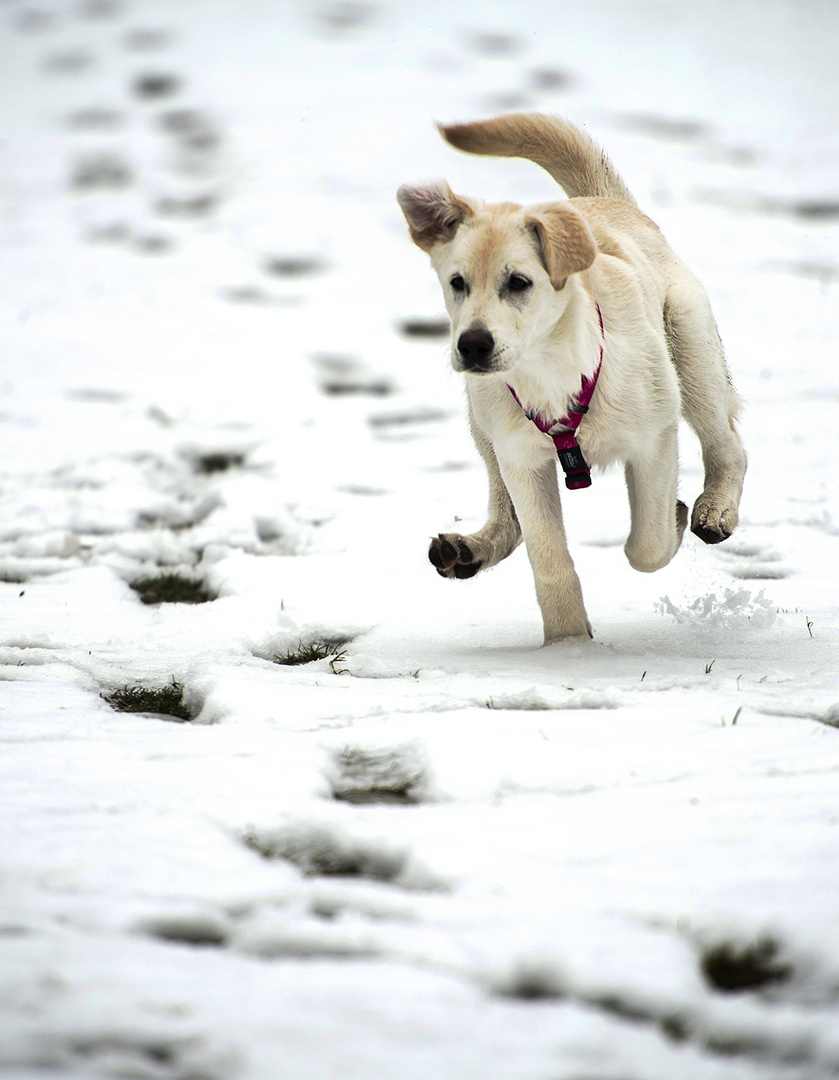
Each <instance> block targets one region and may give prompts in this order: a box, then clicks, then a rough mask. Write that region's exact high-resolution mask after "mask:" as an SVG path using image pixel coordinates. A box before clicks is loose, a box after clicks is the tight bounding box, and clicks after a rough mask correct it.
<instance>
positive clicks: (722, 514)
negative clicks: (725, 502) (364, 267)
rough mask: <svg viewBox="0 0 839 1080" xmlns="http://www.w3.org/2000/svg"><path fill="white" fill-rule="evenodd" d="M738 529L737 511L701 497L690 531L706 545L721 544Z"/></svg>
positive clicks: (693, 515)
mask: <svg viewBox="0 0 839 1080" xmlns="http://www.w3.org/2000/svg"><path fill="white" fill-rule="evenodd" d="M736 528H737V510H736V509H734V508H733V507H731V508H727V509H726V508H722V509H721V508H720V506H719V505H718V504H717V503H716V502H713V501H711V500H709V499H707V498H706V497H705V496H704V495H700V496H699V498H698V499H697V500H696V502H695V504H694V507H693V514H692V515H691V521H690V531H691V532H692V533H695V534H696V536H698V537H699V539H700V540H702V541H703V542H704V543H706V544H721V543H722V541H723V540H727V539H728V538H729V536H731V534H732V533H733V532H734V530H735V529H736Z"/></svg>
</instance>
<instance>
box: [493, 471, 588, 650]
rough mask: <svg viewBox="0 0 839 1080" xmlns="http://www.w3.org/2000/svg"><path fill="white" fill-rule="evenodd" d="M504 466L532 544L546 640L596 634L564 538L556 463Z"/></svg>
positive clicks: (530, 549) (529, 547)
mask: <svg viewBox="0 0 839 1080" xmlns="http://www.w3.org/2000/svg"><path fill="white" fill-rule="evenodd" d="M500 466H501V474H502V476H503V477H504V482H505V484H506V485H507V490H508V491H509V492H510V495H511V497H512V499H513V505H514V506H515V508H516V514H517V515H518V519H519V521H520V522H521V530H522V533H523V534H524V542H525V544H526V545H527V554H528V557H529V559H530V565H531V567H532V569H533V577H534V580H535V583H536V598H537V599H538V601H539V607H540V609H541V611H542V623H543V625H544V629H545V642H546V643H547V642H550V641H558V640H560V639H561V638H567V637H591V636H592V633H591V625H590V624H589V621H588V617H587V616H586V609H585V606H584V605H583V593H582V589H581V588H580V579H579V578H578V577H577V572H576V571H575V569H574V563H573V562H572V560H571V556H570V554H569V552H568V545H567V544H566V542H565V529H564V527H563V524H562V506H561V504H560V501H559V490H558V488H557V482H556V462H555V461H553V460H547V461H545V462H544V463H543V464H541V465H537V466H523V465H521V464H518V463H505V462H504V461H503V459H502V460H501V461H500Z"/></svg>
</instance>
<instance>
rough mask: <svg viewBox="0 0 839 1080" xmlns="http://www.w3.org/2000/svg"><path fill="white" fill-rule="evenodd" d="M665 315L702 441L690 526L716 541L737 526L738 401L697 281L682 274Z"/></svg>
mask: <svg viewBox="0 0 839 1080" xmlns="http://www.w3.org/2000/svg"><path fill="white" fill-rule="evenodd" d="M664 320H665V329H666V332H667V338H668V343H669V346H670V355H671V356H672V358H673V362H674V364H675V365H676V370H677V372H678V375H679V383H680V384H681V390H682V411H683V413H684V416H685V419H686V420H687V422H688V423H689V424H690V426H691V427H692V428H693V430H694V431H695V432H696V435H697V438H698V439H699V442H700V444H701V446H702V461H703V463H704V465H705V489H704V491H703V492H702V494H701V495H700V496H699V498H698V499H697V500H696V503H695V504H694V507H693V514H692V516H691V526H690V527H691V530H692V531H693V532H695V533H696V535H697V536H698V537H699V538H700V539H701V540H704V541H705V543H706V544H718V543H719V542H720V541H721V540H726V539H727V538H728V537H729V536H730V535H731V534H732V532H734V529H735V528H736V526H737V521H738V508H739V505H740V496H741V494H742V491H743V477H744V475H745V472H746V452H745V450H744V449H743V444H742V443H741V442H740V437H739V436H738V434H737V431H736V429H735V427H734V421H735V419H736V417H737V413H738V411H739V404H740V403H739V399H738V397H737V394H736V393H735V392H734V388H733V387H732V385H731V380H730V378H729V375H728V368H727V366H726V362H725V356H724V354H723V348H722V342H721V341H720V337H719V333H718V331H717V326H716V323H715V322H714V317H713V315H712V313H711V307H710V304H709V303H708V299H707V297H706V296H705V292H704V290H703V289H702V286H701V285H699V283H698V282H696V281H695V280H692V279H689V278H686V279H685V280H684V281H682V282H680V283H677V284H675V285H673V286H671V288H670V289H669V291H668V293H667V300H666V303H665V307H664Z"/></svg>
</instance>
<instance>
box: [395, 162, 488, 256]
mask: <svg viewBox="0 0 839 1080" xmlns="http://www.w3.org/2000/svg"><path fill="white" fill-rule="evenodd" d="M396 198H397V199H398V200H399V205H400V206H401V207H402V213H403V214H404V215H405V217H406V218H407V219H408V225H409V227H410V230H411V239H412V240H413V241H414V243H415V244H416V245H417V247H421V248H422V250H423V251H432V250H433V249H434V248H435V247H437V245H438V244H447V243H448V242H449V240H451V239H452V238H453V237H454V234H455V233H456V232H457V230H458V229H459V228H460V226H461V225H462V224H463V222H464V221H467V220H468V219H469V218H470V217H472V216H473V215H474V213H475V210H474V207H473V206H472V205H471V204H470V203H469V202H468V200H466V199H462V198H461V197H460V196H459V195H455V194H454V192H453V191H452V190H451V188H450V187H449V185H448V184H446V183H445V182H444V181H442V180H440V181H438V182H437V183H435V184H428V185H426V186H425V187H408V185H406V184H403V186H402V187H401V188H400V189H399V191H398V192H397V193H396Z"/></svg>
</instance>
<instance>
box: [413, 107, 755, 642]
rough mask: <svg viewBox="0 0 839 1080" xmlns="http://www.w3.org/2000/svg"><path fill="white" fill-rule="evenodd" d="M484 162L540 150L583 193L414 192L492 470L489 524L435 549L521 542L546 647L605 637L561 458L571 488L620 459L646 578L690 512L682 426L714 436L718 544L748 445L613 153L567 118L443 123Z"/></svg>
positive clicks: (708, 528)
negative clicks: (576, 556) (586, 583)
mask: <svg viewBox="0 0 839 1080" xmlns="http://www.w3.org/2000/svg"><path fill="white" fill-rule="evenodd" d="M440 131H441V133H442V135H443V137H444V138H445V139H446V140H447V141H448V142H449V143H450V144H451V145H452V146H454V147H456V148H458V149H460V150H465V151H467V152H469V153H472V154H487V155H493V156H496V157H518V158H526V159H528V160H530V161H533V162H535V163H536V164H538V165H541V166H542V168H543V169H545V170H546V171H547V172H548V173H549V174H550V175H551V176H552V177H553V178H554V180H556V181H557V183H558V184H559V185H560V186H561V187H562V188H563V189H564V191H565V192H566V194H567V195H568V196H569V198H568V199H567V200H563V201H561V202H548V203H540V204H538V205H533V206H518V205H515V204H513V203H499V204H487V203H483V202H480V201H478V200H475V199H471V198H464V197H462V196H460V195H455V194H454V193H453V192H452V191H451V189H450V188H449V187H448V185H447V184H445V183H443V182H439V183H433V184H428V185H424V186H403V187H401V188H400V189H399V192H398V199H399V204H400V206H401V207H402V211H403V213H404V214H405V217H406V218H407V221H408V225H409V228H410V233H411V237H412V239H413V241H414V243H416V244H417V246H418V247H420V248H421V249H422V250H423V251H425V252H428V253H429V254H430V256H431V263H432V266H433V267H434V269H435V270H436V272H437V274H438V276H439V278H440V283H441V285H442V287H443V292H444V294H445V301H446V307H447V309H448V312H449V315H450V317H451V322H452V365H453V367H454V369H455V370H456V371H459V372H463V373H464V375H465V380H466V389H467V397H468V402H469V418H470V423H471V427H472V433H473V436H474V439H475V443H476V445H477V448H478V451H479V452H480V454H481V457H482V458H483V460H484V463H485V465H486V469H487V473H488V475H489V513H488V520H487V523H486V525H484V527H483V528H482V529H480V530H479V531H478V532H476V533H474V534H472V535H471V536H460V535H459V534H457V533H441V534H440V535H439V536H437V537H436V538H435V539H433V540H432V542H431V547H430V550H429V553H428V554H429V559H430V560H431V562H432V564H433V565H434V566H435V567H436V569H437V572H438V573H439V574H441V575H442V576H443V577H447V578H469V577H472V576H473V575H475V574H476V573H477V572H478V571H479V570H485V569H487V568H488V567H490V566H495V564H496V563H499V562H500V561H501V560H502V559H506V557H507V556H508V555H509V554H510V553H511V552H512V551H514V550H515V548H516V547H518V545H519V544H520V543H521V541H522V539H523V540H524V542H525V545H526V547H527V553H528V556H529V558H530V563H531V566H532V569H533V576H534V579H535V583H536V595H537V598H538V601H539V607H540V609H541V612H542V620H543V623H544V630H545V641H546V642H550V641H556V640H559V639H561V638H566V637H575V636H585V635H589V636H590V635H591V626H590V624H589V620H588V617H587V615H586V610H585V606H584V604H583V596H582V590H581V588H580V582H579V578H578V577H577V573H576V571H575V569H574V564H573V562H572V560H571V556H570V554H569V552H568V546H567V543H566V539H565V531H564V529H563V523H562V508H561V505H560V498H559V490H558V486H557V478H556V463H557V458H559V461H560V464H561V465H562V467H563V469H564V471H565V474H566V476H565V482H566V485H567V486H568V487H569V488H570V489H572V490H573V489H575V488H582V487H586V486H588V484H589V483H590V468H591V467H592V466H596V467H598V468H603V467H605V466H607V465H610V464H612V463H614V462H622V463H623V466H624V470H625V476H626V486H627V490H628V493H629V505H630V513H631V527H630V532H629V537H628V539H627V541H626V544H625V547H624V550H625V552H626V557H627V559H628V560H629V563H630V565H631V566H633V567H634V568H635V569H636V570H641V571H644V572H647V573H649V572H652V571H654V570H658V569H660V568H661V567H663V566H666V565H667V563H669V562H670V560H671V559H672V558H673V556H674V555H675V554H676V552H677V550H678V548H679V545H680V544H681V541H682V535H683V533H684V531H685V528H686V526H687V520H688V514H687V507H686V506H685V504H684V503H682V502H679V501H678V500H677V493H676V486H677V480H678V458H677V442H676V440H677V429H678V424H679V418H680V416H682V415H683V416H684V417H685V419H686V420H687V421H688V423H689V424H690V426H691V427H692V428H693V430H694V431H695V433H696V435H697V437H698V439H699V442H700V443H701V446H702V456H703V463H704V467H705V488H704V491H703V492H702V494H701V495H700V496H699V498H698V499H697V500H696V503H695V505H694V507H693V514H692V517H691V529H692V530H693V532H694V533H696V535H697V536H699V537H700V538H701V539H702V540H704V541H705V543H708V544H716V543H719V542H720V541H722V540H725V539H726V538H727V537H729V536H730V535H731V533H732V532H733V530H734V528H735V527H736V525H737V520H738V518H737V513H738V505H739V501H740V495H741V492H742V487H743V477H744V474H745V471H746V454H745V452H744V450H743V446H742V444H741V442H740V439H739V437H738V435H737V431H736V429H735V419H736V417H737V414H738V410H739V404H740V403H739V399H738V397H737V395H736V393H735V392H734V389H733V388H732V385H731V381H730V378H729V375H728V370H727V366H726V362H725V357H724V355H723V350H722V344H721V342H720V338H719V333H718V332H717V327H716V323H715V322H714V317H713V315H712V313H711V308H710V305H709V302H708V298H707V296H706V294H705V291H704V289H703V288H702V286H701V285H700V283H699V282H698V280H697V279H696V278H695V277H694V275H693V274H692V273H691V272H690V270H688V269H687V267H686V266H685V265H684V264H683V263H682V262H681V260H680V259H679V258H678V257H677V256H676V255H675V254H674V253H673V252H672V251H671V250H670V248H669V246H668V244H667V242H666V241H665V239H664V237H663V236H662V234H661V232H660V231H659V229H658V227H657V226H656V225H655V224H654V223H653V222H652V221H651V220H650V219H649V218H648V217H647V216H646V215H645V214H643V213H642V212H641V211H640V210H639V209H638V208H637V206H636V203H635V200H634V198H633V197H632V195H631V194H630V192H629V190H628V189H627V187H626V186H625V184H624V182H623V180H622V179H621V178H620V176H619V175H618V173H617V171H616V170H615V168H614V166H613V165H612V164H611V162H610V161H609V160H608V159H607V157H606V156H605V154H604V153H603V152H602V151H601V149H600V148H599V147H598V146H597V145H596V144H595V143H594V142H593V141H592V140H591V139H590V138H589V137H588V136H587V135H586V134H585V133H583V132H582V131H580V130H579V129H578V128H576V127H574V126H573V125H572V124H570V123H569V122H568V121H566V120H562V119H559V118H551V117H547V116H542V115H539V114H535V113H531V114H516V115H510V116H502V117H499V118H497V119H494V120H488V121H485V122H482V123H474V124H455V125H452V126H446V127H441V128H440Z"/></svg>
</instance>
